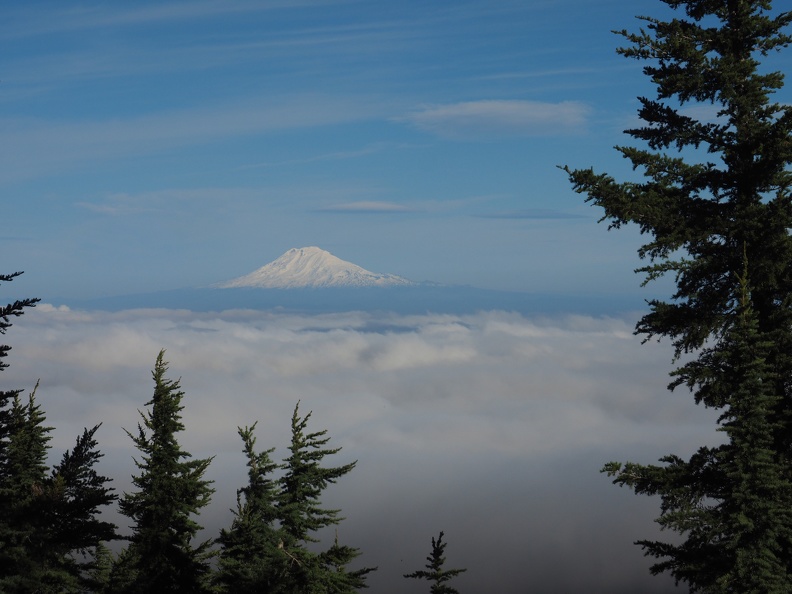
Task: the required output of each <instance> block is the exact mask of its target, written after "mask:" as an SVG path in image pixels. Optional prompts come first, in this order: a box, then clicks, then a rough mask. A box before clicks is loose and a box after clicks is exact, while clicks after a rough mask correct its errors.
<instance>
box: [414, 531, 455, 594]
mask: <svg viewBox="0 0 792 594" xmlns="http://www.w3.org/2000/svg"><path fill="white" fill-rule="evenodd" d="M445 548H446V543H444V542H443V532H440V535H439V536H438V537H437V540H435V539H434V537H432V553H431V554H430V555H429V556H428V557H427V558H426V560H427V564H426V570H424V569H419V570H418V571H413V572H412V573H405V574H404V577H406V578H414V579H419V580H427V581H429V582H431V583H432V586H431V588H429V593H430V594H459V591H458V590H457V589H456V588H452V587H451V586H449V585H448V584H447V583H446V582H448V581H450V580H452V579H453V578H454V577H456V576H458V575H459V574H460V573H464V572H465V571H467V569H443V565H445V561H446V559H445V557H444V556H443V555H444V553H445Z"/></svg>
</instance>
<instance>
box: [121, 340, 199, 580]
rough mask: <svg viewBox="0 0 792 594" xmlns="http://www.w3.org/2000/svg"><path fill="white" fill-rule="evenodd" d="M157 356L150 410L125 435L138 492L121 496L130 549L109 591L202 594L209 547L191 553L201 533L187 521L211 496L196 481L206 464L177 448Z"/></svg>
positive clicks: (171, 399)
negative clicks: (136, 455)
mask: <svg viewBox="0 0 792 594" xmlns="http://www.w3.org/2000/svg"><path fill="white" fill-rule="evenodd" d="M164 354H165V353H164V351H160V353H159V355H158V356H157V361H156V363H155V365H154V371H153V372H152V376H153V379H154V396H153V397H152V398H151V400H149V401H148V402H147V403H146V406H150V407H151V409H150V410H149V411H148V412H146V413H143V412H141V413H140V416H141V418H142V419H143V422H142V424H138V432H137V434H136V435H132V434H131V433H129V432H127V433H128V435H129V436H130V437H131V438H132V441H133V442H134V444H135V447H136V448H137V449H138V451H139V452H140V454H141V458H140V459H139V460H135V464H136V466H137V468H138V469H139V470H140V474H138V475H137V476H133V477H132V482H133V484H134V485H135V487H137V488H138V491H137V492H135V493H124V496H123V498H122V499H121V502H120V509H121V513H122V514H124V515H125V516H127V517H128V518H131V519H132V520H133V522H134V524H133V526H132V529H133V534H132V536H131V537H130V545H129V548H128V550H127V552H126V554H125V555H123V556H121V557H120V558H119V561H118V563H117V564H116V568H115V572H114V573H115V576H114V577H113V580H114V588H116V589H117V590H118V591H124V592H141V593H143V592H191V593H194V592H202V591H204V590H206V589H207V588H208V584H207V582H208V577H209V569H210V568H209V556H210V553H209V545H210V544H211V541H205V542H202V543H199V544H198V545H197V546H193V543H192V540H193V538H194V537H195V535H196V534H197V532H198V531H199V530H200V529H201V526H200V525H199V524H198V523H197V521H196V519H195V517H194V516H197V515H198V513H199V512H200V510H201V509H202V508H203V507H205V506H206V505H208V504H209V501H210V499H211V496H212V493H213V492H214V489H212V488H211V486H210V485H211V481H208V480H206V479H204V478H203V475H204V473H205V472H206V469H207V467H208V466H209V464H210V462H211V458H205V459H202V460H194V459H192V457H191V455H190V454H189V453H188V452H185V451H184V450H183V449H182V448H181V446H180V445H179V442H178V439H177V434H178V433H179V432H181V431H183V430H184V424H183V423H182V422H181V415H180V413H181V411H182V409H183V408H184V407H183V406H182V404H181V401H182V397H183V396H184V392H182V391H181V389H180V385H179V381H178V380H176V381H174V380H170V379H167V378H166V377H165V374H166V372H167V370H168V364H167V362H166V361H165V360H164Z"/></svg>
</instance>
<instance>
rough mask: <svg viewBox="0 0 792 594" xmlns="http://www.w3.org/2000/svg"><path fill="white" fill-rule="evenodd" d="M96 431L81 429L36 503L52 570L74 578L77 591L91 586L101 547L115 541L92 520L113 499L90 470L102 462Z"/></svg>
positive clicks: (106, 525)
mask: <svg viewBox="0 0 792 594" xmlns="http://www.w3.org/2000/svg"><path fill="white" fill-rule="evenodd" d="M99 427H100V425H96V426H95V427H93V429H85V430H84V431H83V434H82V435H81V436H80V437H78V438H77V442H76V443H75V446H74V448H73V449H72V450H71V451H67V452H66V453H65V454H64V455H63V458H62V459H61V461H60V463H58V464H57V465H56V466H55V467H54V468H53V469H52V471H51V474H50V476H49V478H48V480H47V482H46V487H45V497H44V498H43V500H42V502H43V505H44V509H43V511H42V512H41V517H42V518H43V520H44V521H45V522H46V526H47V530H48V531H49V533H50V534H49V538H48V539H49V544H48V546H47V553H48V556H50V557H52V558H53V560H52V566H54V567H60V568H61V569H62V570H64V571H65V572H66V573H67V574H68V575H70V576H73V577H74V578H76V579H77V583H78V584H79V585H80V586H81V587H90V586H91V585H92V584H93V577H92V574H93V573H94V572H95V571H97V570H99V569H100V568H101V565H102V564H103V563H104V562H105V559H103V558H102V549H103V548H104V549H105V550H106V547H105V546H104V544H103V543H104V542H108V541H111V540H115V539H117V538H118V535H117V534H116V526H115V524H112V523H110V522H106V521H102V520H100V519H98V517H97V516H98V514H99V513H100V511H101V508H103V507H106V506H108V505H110V504H111V503H113V502H114V501H116V500H117V499H118V496H117V495H116V494H115V493H113V490H114V489H112V488H109V487H107V483H108V482H110V480H111V479H110V478H108V477H106V476H102V475H100V474H99V473H98V472H97V471H96V470H95V468H94V465H95V464H96V463H97V462H98V461H99V460H100V459H101V458H102V454H101V453H100V452H99V451H98V450H97V446H98V444H97V442H96V440H95V439H94V434H95V433H96V431H97V430H98V429H99Z"/></svg>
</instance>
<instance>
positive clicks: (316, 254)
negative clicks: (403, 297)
mask: <svg viewBox="0 0 792 594" xmlns="http://www.w3.org/2000/svg"><path fill="white" fill-rule="evenodd" d="M417 284H418V283H415V282H413V281H410V280H407V279H406V278H403V277H401V276H396V275H394V274H379V273H376V272H370V271H368V270H366V269H365V268H361V267H360V266H357V265H356V264H352V263H351V262H346V261H344V260H341V259H340V258H336V257H335V256H334V255H333V254H331V253H330V252H327V251H325V250H323V249H320V248H318V247H304V248H292V249H290V250H289V251H288V252H286V253H285V254H283V255H282V256H281V257H280V258H278V259H277V260H274V261H273V262H270V263H269V264H267V265H266V266H262V267H261V268H259V269H258V270H254V271H253V272H251V273H250V274H246V275H244V276H240V277H238V278H235V279H232V280H230V281H226V282H223V283H218V284H216V285H215V287H216V288H220V289H235V288H242V287H258V288H263V289H298V288H299V289H302V288H318V287H405V286H413V285H417Z"/></svg>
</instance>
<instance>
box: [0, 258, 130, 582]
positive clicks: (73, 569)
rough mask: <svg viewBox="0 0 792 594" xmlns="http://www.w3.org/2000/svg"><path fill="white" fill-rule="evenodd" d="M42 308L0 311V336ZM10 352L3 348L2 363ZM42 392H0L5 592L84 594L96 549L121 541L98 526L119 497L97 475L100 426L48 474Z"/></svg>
mask: <svg viewBox="0 0 792 594" xmlns="http://www.w3.org/2000/svg"><path fill="white" fill-rule="evenodd" d="M18 275H19V273H15V274H12V275H4V276H0V281H9V280H12V279H13V278H15V277H16V276H18ZM37 301H38V299H25V300H20V301H15V302H14V303H13V304H9V305H7V306H5V307H3V308H0V333H5V331H6V330H7V329H8V328H9V327H10V326H11V323H10V317H11V316H19V315H21V314H22V313H23V310H24V308H26V307H31V306H33V305H35V303H36V302H37ZM9 349H10V347H8V346H7V345H3V346H0V357H5V356H6V354H7V353H8V350H9ZM4 367H6V365H5V363H2V362H0V369H2V368H4ZM37 388H38V384H36V388H34V390H33V391H32V392H31V393H30V395H29V396H28V398H27V400H26V401H24V400H23V399H22V398H21V397H20V394H21V391H20V390H12V391H4V392H0V509H2V514H0V591H2V592H77V591H84V590H85V588H86V587H88V586H89V585H90V580H89V578H88V573H89V572H90V571H91V569H92V567H93V563H94V557H95V553H96V551H97V549H98V548H99V547H101V546H102V542H104V541H109V540H113V539H115V538H117V536H116V532H115V525H113V524H111V523H109V522H105V521H102V520H100V519H98V515H99V513H100V512H101V508H102V507H105V506H107V505H109V504H110V503H112V502H113V501H115V500H116V499H117V497H116V495H115V494H113V492H112V491H113V489H112V488H110V487H108V486H107V483H108V482H109V481H110V479H109V478H107V477H104V476H101V475H99V474H98V473H97V472H96V470H95V468H94V465H95V464H96V463H97V462H98V461H99V459H100V458H101V457H102V454H101V453H100V452H99V451H98V450H97V443H96V440H95V439H94V434H95V433H96V431H97V429H98V428H99V426H98V425H97V426H95V427H94V428H93V429H91V430H88V429H86V430H85V432H84V433H83V435H82V436H81V437H79V438H78V439H77V443H76V445H75V447H74V449H73V450H70V451H67V452H66V453H65V454H64V455H63V458H62V460H61V462H60V463H59V464H57V465H56V466H55V467H53V468H52V470H51V471H49V469H48V467H47V463H46V460H47V454H48V450H49V441H50V439H51V438H50V432H51V431H52V428H51V427H47V426H46V425H45V422H46V416H45V414H44V411H43V410H42V408H41V406H40V405H39V404H38V403H37V402H36V389H37Z"/></svg>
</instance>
